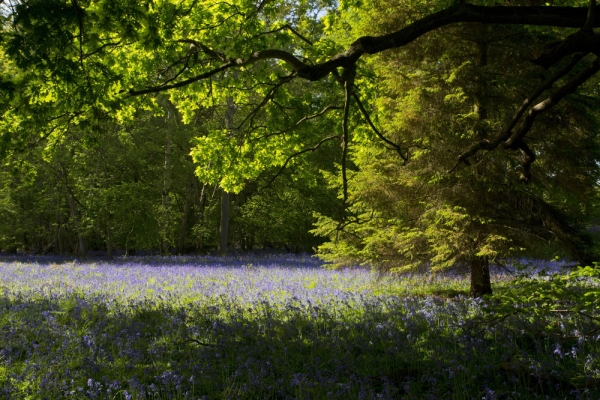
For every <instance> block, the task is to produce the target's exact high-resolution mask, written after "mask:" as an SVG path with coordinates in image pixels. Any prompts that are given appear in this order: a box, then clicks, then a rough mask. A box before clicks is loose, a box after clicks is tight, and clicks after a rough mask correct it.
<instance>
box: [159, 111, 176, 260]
mask: <svg viewBox="0 0 600 400" xmlns="http://www.w3.org/2000/svg"><path fill="white" fill-rule="evenodd" d="M165 103H166V104H165V106H164V109H165V112H166V118H165V123H166V125H167V129H166V143H165V166H164V170H163V191H162V206H163V213H164V214H163V219H162V223H163V224H164V226H162V227H161V230H162V232H163V234H162V238H161V239H162V240H161V242H162V243H161V253H162V254H169V252H170V251H169V250H170V249H169V247H170V246H169V240H168V238H167V235H168V232H169V225H170V223H171V221H170V219H171V218H170V217H171V199H170V197H169V192H170V190H171V136H172V134H173V132H172V129H173V123H174V122H175V119H174V117H175V116H174V114H173V112H172V110H171V104H170V103H169V102H168V100H165Z"/></svg>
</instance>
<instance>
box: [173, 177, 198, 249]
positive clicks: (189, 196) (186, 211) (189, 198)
mask: <svg viewBox="0 0 600 400" xmlns="http://www.w3.org/2000/svg"><path fill="white" fill-rule="evenodd" d="M194 179H195V177H194V176H193V175H192V177H191V179H190V182H189V184H188V185H187V191H186V196H185V205H184V206H183V216H182V217H181V225H180V227H179V239H178V240H177V252H178V253H179V254H182V253H183V250H184V247H185V234H186V231H187V229H186V228H187V221H188V219H189V215H190V210H191V208H192V202H193V201H194V199H193V191H194V187H193V185H194Z"/></svg>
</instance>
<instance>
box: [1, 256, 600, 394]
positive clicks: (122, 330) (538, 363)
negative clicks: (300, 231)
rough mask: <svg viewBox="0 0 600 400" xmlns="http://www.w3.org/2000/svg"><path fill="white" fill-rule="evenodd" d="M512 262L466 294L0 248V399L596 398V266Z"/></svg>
mask: <svg viewBox="0 0 600 400" xmlns="http://www.w3.org/2000/svg"><path fill="white" fill-rule="evenodd" d="M507 269H508V270H510V268H507ZM512 271H515V272H513V274H514V275H513V274H511V273H509V272H507V271H506V270H505V269H503V268H500V267H498V268H497V269H496V270H494V274H493V279H494V282H493V283H494V285H495V288H496V289H497V295H495V296H494V297H492V298H486V299H473V298H470V297H468V295H467V294H468V279H467V278H468V277H467V276H463V275H462V274H461V273H459V272H454V273H449V274H445V275H428V274H420V275H411V276H408V275H407V276H401V277H398V276H396V277H394V276H386V275H379V274H377V273H374V272H371V271H370V270H368V269H359V268H356V269H345V270H336V271H333V270H329V269H326V268H324V266H323V265H322V263H321V262H319V261H318V260H317V259H315V258H313V257H310V256H308V255H304V256H292V255H269V256H264V255H263V256H230V257H220V258H217V257H167V258H159V257H128V258H117V259H115V260H111V261H107V260H104V261H101V260H97V261H86V262H83V261H77V260H73V259H62V258H56V257H32V258H12V259H11V258H9V257H4V258H3V259H2V262H1V263H0V338H1V339H0V398H3V399H62V398H67V399H111V400H112V399H598V398H600V329H599V326H600V323H599V322H600V317H599V316H598V313H597V312H596V310H597V309H596V307H597V305H598V304H597V303H594V302H595V301H596V300H595V298H596V297H594V296H593V294H594V293H596V291H597V290H598V287H599V285H598V279H597V276H596V275H594V274H591V273H586V272H585V271H584V270H583V269H581V270H580V271H584V272H579V273H575V272H571V273H569V272H565V271H559V272H560V275H552V271H545V270H544V268H537V269H535V268H534V269H532V268H529V269H528V270H527V271H528V272H527V273H525V272H524V271H520V272H519V271H517V270H516V269H515V268H512ZM540 271H541V272H540ZM557 271H558V270H557ZM588 272H589V270H588ZM571 276H572V277H571ZM561 277H563V278H561ZM564 277H568V278H564ZM532 285H535V290H533V289H532V287H533V286H532ZM549 285H550V286H549ZM519 288H526V289H523V291H519ZM561 291H562V292H561ZM524 293H527V294H526V295H525V294H524ZM556 293H561V294H560V296H561V298H559V299H556V298H554V297H553V296H556ZM589 294H592V296H589Z"/></svg>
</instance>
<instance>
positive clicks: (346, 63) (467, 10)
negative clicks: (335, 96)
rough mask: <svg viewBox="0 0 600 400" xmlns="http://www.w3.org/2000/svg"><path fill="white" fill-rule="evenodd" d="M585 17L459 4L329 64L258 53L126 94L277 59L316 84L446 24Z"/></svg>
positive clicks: (573, 11)
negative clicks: (337, 72)
mask: <svg viewBox="0 0 600 400" xmlns="http://www.w3.org/2000/svg"><path fill="white" fill-rule="evenodd" d="M587 14H588V8H587V7H501V6H495V7H487V6H475V5H472V4H465V3H462V2H460V3H458V4H456V5H454V6H451V7H448V8H446V9H444V10H441V11H438V12H436V13H433V14H431V15H429V16H426V17H424V18H422V19H420V20H418V21H415V22H413V23H412V24H410V25H408V26H406V27H404V28H402V29H400V30H398V31H396V32H392V33H389V34H387V35H382V36H377V37H373V36H364V37H361V38H359V39H358V40H356V41H355V42H354V43H352V44H351V45H350V46H349V47H348V49H347V50H346V51H345V52H343V53H339V54H337V55H335V56H333V57H331V58H330V59H329V60H327V61H325V62H322V63H319V64H314V65H309V64H307V63H304V62H302V61H301V60H299V59H298V58H297V57H296V56H294V55H293V54H292V53H290V52H287V51H284V50H277V49H267V50H260V51H257V52H255V53H253V54H251V55H250V56H249V57H248V58H246V59H245V60H244V59H242V58H236V59H227V60H224V59H221V61H222V62H224V64H223V65H221V66H219V67H217V68H215V69H213V70H211V71H207V72H204V73H202V74H198V75H196V76H195V77H192V78H189V79H186V80H184V81H181V82H178V83H175V84H172V85H161V86H157V87H153V88H148V89H143V90H134V89H132V90H130V91H129V94H130V95H132V96H137V95H142V94H147V93H156V92H160V91H165V90H170V89H174V88H177V87H182V86H186V85H189V84H191V83H194V82H197V81H200V80H202V79H207V78H209V77H211V76H213V75H215V74H217V73H219V72H221V71H224V70H227V69H229V68H239V67H244V66H247V65H249V64H252V63H255V62H258V61H260V60H265V59H277V60H281V61H284V62H285V63H286V64H288V65H289V66H290V67H291V68H292V69H293V70H294V71H295V72H296V73H297V74H298V76H299V77H300V78H303V79H307V80H310V81H317V80H320V79H322V78H324V77H326V76H327V75H329V74H330V73H332V72H333V71H334V70H336V69H337V68H340V67H342V68H349V67H350V66H351V65H354V64H355V63H356V61H358V59H359V58H360V57H362V56H363V55H364V54H377V53H380V52H382V51H385V50H389V49H393V48H398V47H402V46H404V45H406V44H408V43H411V42H412V41H414V40H415V39H417V38H419V37H421V36H422V35H424V34H425V33H427V32H430V31H433V30H435V29H438V28H441V27H443V26H446V25H449V24H454V23H459V22H477V23H487V24H503V25H509V24H520V25H548V26H557V27H571V28H578V27H581V26H583V25H584V24H585V21H586V20H587ZM599 25H600V24H598V22H597V21H595V20H594V23H593V26H599ZM215 53H216V52H215ZM207 54H209V53H207ZM216 54H218V53H216ZM221 56H222V55H221Z"/></svg>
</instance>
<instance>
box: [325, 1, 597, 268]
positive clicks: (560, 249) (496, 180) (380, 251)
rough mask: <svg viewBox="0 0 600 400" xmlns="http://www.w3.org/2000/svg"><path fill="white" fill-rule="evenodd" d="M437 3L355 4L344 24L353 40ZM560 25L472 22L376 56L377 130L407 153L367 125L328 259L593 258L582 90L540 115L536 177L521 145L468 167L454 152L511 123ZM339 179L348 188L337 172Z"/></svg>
mask: <svg viewBox="0 0 600 400" xmlns="http://www.w3.org/2000/svg"><path fill="white" fill-rule="evenodd" d="M432 6H434V5H433V4H432V5H429V4H427V3H419V4H410V5H408V4H405V2H403V1H398V2H395V3H393V4H392V5H390V3H389V2H379V1H369V2H367V3H365V4H363V3H361V4H360V5H356V6H350V7H349V10H348V11H347V12H348V15H349V16H348V17H347V19H346V21H347V22H346V24H348V25H350V26H351V27H352V29H353V34H354V36H361V35H365V34H368V35H382V34H386V33H389V32H390V31H393V30H395V29H397V28H396V27H397V26H398V25H399V24H402V23H406V21H407V20H414V19H418V18H420V17H421V16H423V15H426V14H428V13H430V12H431V7H432ZM366 10H368V12H367V11H366ZM359 14H360V18H352V16H355V15H359ZM557 34H558V33H557V32H555V31H553V30H551V29H549V30H533V31H532V30H529V29H528V28H525V27H519V26H510V27H503V26H496V27H491V26H474V25H467V24H462V25H455V26H448V27H444V28H441V29H438V30H436V31H435V32H430V33H428V35H427V36H424V37H422V38H420V39H418V40H417V41H415V42H413V43H411V44H409V45H406V46H404V47H402V48H400V49H397V50H393V51H389V52H386V53H382V54H381V55H378V56H377V57H376V58H374V59H372V60H369V64H368V68H369V69H370V70H372V77H371V78H370V79H369V80H368V84H363V86H359V88H361V87H365V89H364V91H363V92H362V93H361V95H362V96H364V97H366V98H369V99H373V100H370V101H369V104H370V105H371V107H370V109H369V112H370V114H371V119H372V120H373V121H374V125H375V127H376V128H377V129H378V130H379V133H380V134H382V135H383V136H385V137H387V138H388V139H389V140H391V142H393V143H396V144H397V145H398V146H400V148H401V149H402V151H401V153H400V154H399V153H398V152H397V151H393V150H394V149H393V148H392V146H391V145H389V144H386V143H383V142H382V141H381V140H379V139H378V138H377V137H376V136H375V134H374V133H372V132H370V133H366V134H362V135H358V134H357V137H356V138H355V140H356V141H357V142H358V144H357V145H356V146H355V147H354V151H353V152H351V157H352V160H353V162H354V164H355V165H356V167H357V171H356V172H354V173H353V174H352V175H351V177H350V179H349V182H348V185H349V199H348V204H349V210H348V214H347V215H346V216H345V217H343V218H342V219H340V218H332V217H327V216H322V217H320V218H319V221H318V223H317V229H315V231H314V232H315V233H317V234H319V235H323V236H325V237H328V238H330V240H331V242H329V243H326V244H324V245H322V246H321V247H320V253H321V255H322V257H324V259H325V260H328V261H332V262H334V263H336V264H337V265H340V266H343V265H346V264H352V263H354V262H360V263H363V264H368V265H374V266H377V267H378V268H381V269H387V270H391V271H395V272H406V271H409V270H411V269H415V268H416V269H419V268H431V269H432V270H433V271H439V270H441V269H447V268H453V267H462V266H468V265H469V264H470V263H472V262H473V260H474V259H485V260H496V259H497V260H500V259H503V258H508V257H514V256H520V255H524V254H527V255H529V256H532V257H540V256H543V257H554V256H565V255H567V256H570V257H572V258H574V259H576V260H578V261H580V262H591V261H593V260H594V257H596V254H595V253H594V249H593V246H592V242H593V239H592V237H591V235H590V234H589V232H588V230H589V229H590V228H591V227H592V226H593V225H594V224H596V223H597V221H598V207H597V205H598V204H597V201H596V200H597V189H598V188H597V184H598V179H597V177H598V173H599V172H600V171H599V170H598V163H597V162H596V161H594V160H598V157H599V156H600V153H599V147H598V139H597V132H598V129H597V127H598V114H597V107H595V106H593V105H592V103H593V102H594V100H592V97H591V96H588V95H587V94H584V93H580V94H577V95H573V96H572V97H570V98H568V99H565V100H563V102H564V103H563V104H562V105H560V106H557V107H556V108H555V109H554V110H552V111H551V112H549V113H548V114H546V115H544V116H543V117H540V118H539V119H538V120H537V121H536V125H535V126H534V127H533V128H532V131H531V134H530V136H529V137H528V140H529V142H528V143H529V146H530V147H531V148H533V151H534V152H535V156H536V162H535V164H533V166H532V168H534V169H535V171H534V172H533V173H532V178H531V179H527V180H526V182H524V181H523V176H522V174H519V173H518V168H519V167H520V166H521V165H522V164H523V160H522V154H521V153H519V152H510V151H498V152H486V153H485V154H480V155H478V156H476V157H473V158H472V159H471V160H470V164H471V166H463V165H462V164H460V163H457V161H456V159H457V157H458V156H459V155H460V154H461V153H463V152H464V151H465V149H469V148H470V147H471V146H472V145H473V144H474V143H477V142H479V141H481V140H488V141H492V140H493V137H494V136H496V135H498V133H499V132H501V131H502V130H504V129H505V127H506V125H507V124H508V121H510V120H511V118H513V114H514V110H515V109H517V108H518V106H519V104H521V103H522V101H523V98H524V97H527V96H528V94H529V93H530V92H531V91H533V90H534V89H535V85H536V83H535V82H536V81H537V80H538V79H539V74H540V71H539V69H536V67H535V66H533V65H532V64H531V63H530V62H529V61H530V60H532V59H533V58H535V54H536V52H538V51H541V50H542V48H543V46H544V45H545V44H547V43H549V42H552V41H555V40H558V39H560V36H556V35H557ZM523 40H525V41H527V43H529V46H527V47H526V48H524V47H523V46H520V45H519V43H520V42H522V41H523ZM361 83H362V82H361ZM595 84H596V83H595V81H591V82H590V86H589V88H591V87H593V85H595ZM587 90H589V89H588V88H587V86H586V88H585V89H583V90H582V92H586V91H587ZM356 132H360V133H362V132H364V130H361V129H359V128H356ZM574 149H577V151H578V152H579V153H578V154H577V156H575V155H574V154H573V153H571V152H572V151H573V150H574ZM331 184H332V185H333V186H335V187H337V188H338V190H340V191H341V185H340V183H339V181H337V182H336V180H335V178H333V179H332V180H331ZM340 230H341V232H340Z"/></svg>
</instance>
